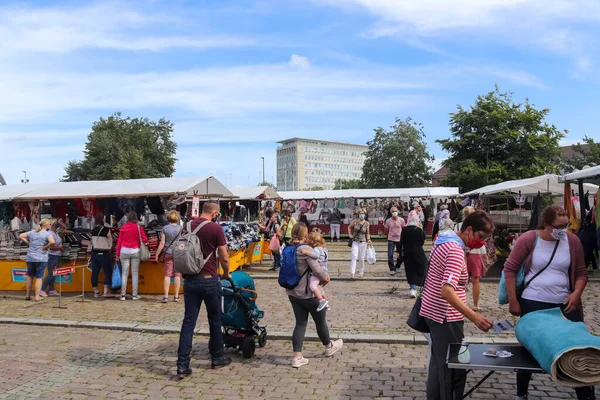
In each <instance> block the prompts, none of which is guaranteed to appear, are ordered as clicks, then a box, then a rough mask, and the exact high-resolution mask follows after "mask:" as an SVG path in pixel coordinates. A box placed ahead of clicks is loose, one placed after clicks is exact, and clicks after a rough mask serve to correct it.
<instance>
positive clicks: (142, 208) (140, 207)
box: [134, 197, 146, 218]
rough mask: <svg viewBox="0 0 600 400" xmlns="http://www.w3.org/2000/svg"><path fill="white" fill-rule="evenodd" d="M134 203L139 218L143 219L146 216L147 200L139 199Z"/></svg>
mask: <svg viewBox="0 0 600 400" xmlns="http://www.w3.org/2000/svg"><path fill="white" fill-rule="evenodd" d="M134 203H135V209H134V210H135V213H136V214H137V215H138V218H142V217H143V216H144V215H146V199H145V198H143V197H137V198H136V199H135V201H134Z"/></svg>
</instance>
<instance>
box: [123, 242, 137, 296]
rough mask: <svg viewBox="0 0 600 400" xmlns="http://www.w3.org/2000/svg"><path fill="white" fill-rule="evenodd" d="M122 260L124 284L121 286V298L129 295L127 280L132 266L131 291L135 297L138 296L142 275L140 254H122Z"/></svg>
mask: <svg viewBox="0 0 600 400" xmlns="http://www.w3.org/2000/svg"><path fill="white" fill-rule="evenodd" d="M119 260H121V268H122V270H121V280H122V281H123V284H122V286H121V296H125V295H126V294H127V278H128V277H129V266H130V265H131V291H132V294H133V295H134V296H137V294H138V278H139V273H140V253H139V252H137V253H135V254H121V256H120V257H119Z"/></svg>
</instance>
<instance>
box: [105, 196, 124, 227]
mask: <svg viewBox="0 0 600 400" xmlns="http://www.w3.org/2000/svg"><path fill="white" fill-rule="evenodd" d="M108 213H109V214H110V215H114V216H115V218H116V220H117V221H118V220H120V219H121V218H123V211H122V210H121V209H120V208H119V200H118V199H117V198H116V197H112V198H110V199H108Z"/></svg>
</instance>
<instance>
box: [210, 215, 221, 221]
mask: <svg viewBox="0 0 600 400" xmlns="http://www.w3.org/2000/svg"><path fill="white" fill-rule="evenodd" d="M219 215H221V214H216V215H213V217H212V222H217V220H218V219H219Z"/></svg>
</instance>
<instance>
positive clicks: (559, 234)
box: [552, 228, 567, 240]
mask: <svg viewBox="0 0 600 400" xmlns="http://www.w3.org/2000/svg"><path fill="white" fill-rule="evenodd" d="M566 235H567V228H565V229H556V228H552V237H553V238H554V240H562V239H563V238H564V237H565V236H566Z"/></svg>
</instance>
